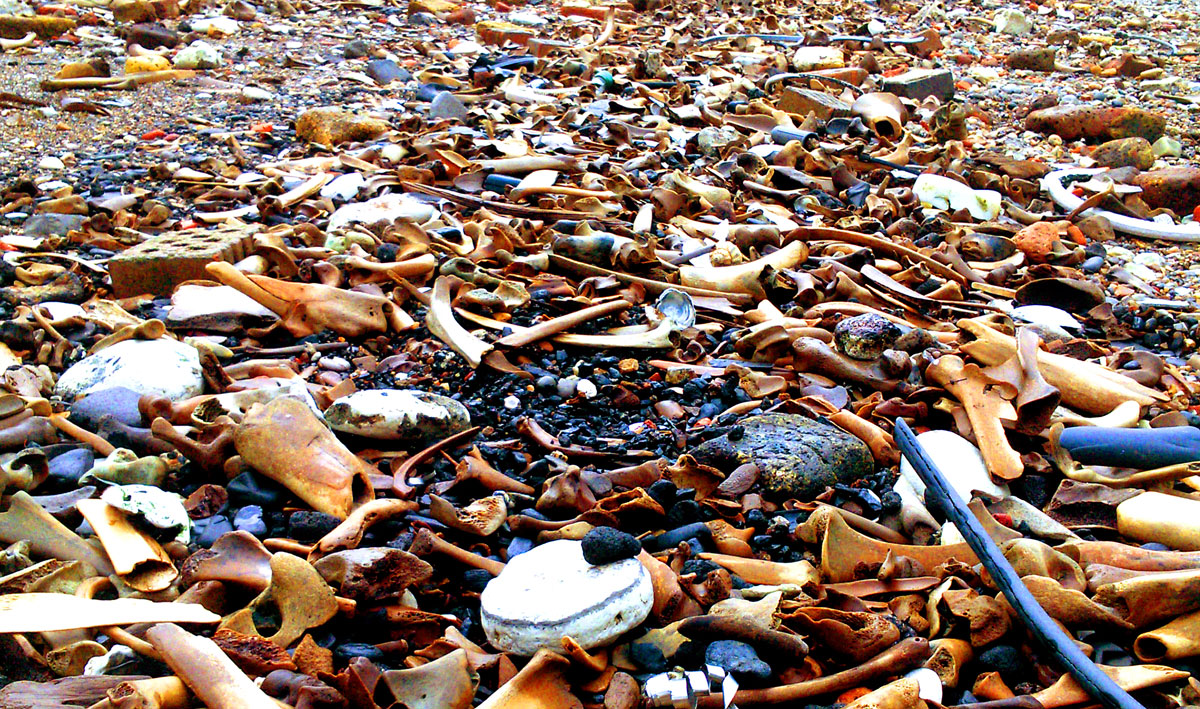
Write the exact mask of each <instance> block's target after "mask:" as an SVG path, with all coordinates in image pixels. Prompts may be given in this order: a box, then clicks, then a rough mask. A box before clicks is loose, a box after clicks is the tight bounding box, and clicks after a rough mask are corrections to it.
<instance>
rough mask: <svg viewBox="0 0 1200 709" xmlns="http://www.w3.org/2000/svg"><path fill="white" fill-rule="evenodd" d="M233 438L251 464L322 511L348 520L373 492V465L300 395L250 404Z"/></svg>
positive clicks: (368, 499) (239, 451)
mask: <svg viewBox="0 0 1200 709" xmlns="http://www.w3.org/2000/svg"><path fill="white" fill-rule="evenodd" d="M233 441H234V445H235V446H236V448H237V452H238V454H239V455H241V456H242V458H243V459H244V460H245V461H246V463H247V464H249V465H250V466H252V467H253V468H254V469H256V470H258V471H259V472H261V473H262V474H263V475H266V476H267V477H269V478H271V479H272V480H274V481H275V482H277V483H280V484H281V485H283V486H284V487H286V488H287V489H289V490H291V491H292V492H293V493H295V494H296V496H297V497H299V498H300V499H302V500H304V501H305V502H307V503H308V504H310V505H312V507H313V509H315V510H317V511H318V512H324V513H326V514H330V515H333V516H334V517H337V518H338V519H345V518H346V516H347V515H349V514H350V511H351V510H352V509H354V508H355V507H358V506H359V505H361V504H363V503H365V502H369V501H370V500H372V499H374V497H375V495H374V490H373V488H372V487H371V481H370V478H369V477H368V476H369V475H370V473H371V467H370V466H368V465H367V464H366V463H364V462H363V461H362V460H361V459H360V458H359V457H358V456H356V455H354V454H353V453H351V452H350V450H349V449H347V448H346V446H344V445H342V442H341V441H339V440H338V439H337V437H336V436H334V435H333V433H331V432H330V431H329V429H328V428H326V427H325V425H324V424H323V423H322V422H321V420H320V419H318V418H317V417H316V415H315V414H313V412H312V410H311V409H309V408H308V406H307V405H305V404H304V403H303V402H301V401H300V400H298V399H293V398H291V397H280V398H278V399H273V400H272V401H270V402H268V403H267V404H256V405H255V406H253V407H251V408H250V410H249V411H247V412H246V416H245V418H244V419H243V420H242V423H241V425H240V426H238V427H237V430H236V431H234V434H233Z"/></svg>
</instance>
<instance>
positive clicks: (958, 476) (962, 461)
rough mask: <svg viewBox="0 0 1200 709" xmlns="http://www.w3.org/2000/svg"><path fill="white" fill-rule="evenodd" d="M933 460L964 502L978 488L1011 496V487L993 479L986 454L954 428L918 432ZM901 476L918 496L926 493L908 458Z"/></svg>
mask: <svg viewBox="0 0 1200 709" xmlns="http://www.w3.org/2000/svg"><path fill="white" fill-rule="evenodd" d="M917 441H918V442H920V444H921V446H922V447H923V448H924V449H925V452H926V453H927V454H928V455H929V458H930V460H932V461H933V464H934V465H936V466H937V468H938V470H940V471H942V475H944V476H945V477H946V480H947V482H949V483H950V487H952V488H954V491H955V492H957V493H958V496H959V498H960V499H961V500H962V501H963V503H964V504H965V503H967V502H970V501H971V493H972V492H973V491H975V490H979V491H981V492H985V493H987V494H989V495H993V496H995V497H1008V496H1009V492H1008V486H1007V485H997V484H996V483H994V482H992V477H991V475H989V474H988V469H987V463H985V462H984V461H983V455H981V454H980V452H979V449H978V448H976V447H975V446H974V445H973V444H972V443H971V442H970V441H968V440H967V439H965V438H963V437H962V436H960V435H958V434H957V433H954V432H953V431H941V430H934V431H926V432H924V433H921V434H918V435H917ZM900 475H901V476H903V477H904V479H905V480H907V481H908V482H909V484H910V485H912V488H913V490H914V491H916V493H917V494H918V495H924V494H925V481H923V480H921V476H919V475H917V471H916V470H913V467H912V465H911V464H910V463H909V462H908V459H907V458H901V459H900Z"/></svg>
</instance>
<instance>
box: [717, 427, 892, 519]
mask: <svg viewBox="0 0 1200 709" xmlns="http://www.w3.org/2000/svg"><path fill="white" fill-rule="evenodd" d="M738 429H740V431H739V430H738ZM739 434H740V435H739ZM694 455H695V456H696V459H697V460H698V461H700V462H701V463H704V464H707V465H712V466H713V467H716V468H720V469H722V470H733V469H734V468H736V467H738V466H739V465H744V464H746V463H754V464H756V465H757V466H758V468H759V470H760V471H761V475H762V478H761V479H762V482H763V484H764V485H765V486H766V489H767V490H768V491H769V492H771V493H772V494H774V495H775V496H777V497H780V498H788V497H796V498H808V497H813V496H816V495H818V494H820V493H821V492H823V491H824V490H825V488H826V487H828V486H832V485H834V484H836V483H849V482H851V481H853V480H857V479H858V478H861V477H862V476H864V475H869V474H870V473H871V472H872V471H873V470H874V468H875V462H874V460H875V459H874V458H873V457H872V456H871V449H870V448H868V447H867V444H866V443H863V442H862V440H861V439H859V438H856V437H855V436H852V435H850V434H849V433H846V432H845V431H843V430H842V429H840V428H837V427H836V426H831V425H829V424H827V423H821V422H818V421H814V420H812V419H810V418H806V417H804V416H800V415H799V414H781V413H770V414H762V415H761V416H751V417H749V418H746V419H743V420H742V421H741V423H740V424H739V426H738V427H737V429H735V430H734V431H731V432H730V433H729V434H726V435H724V436H719V437H717V438H714V439H711V440H709V441H705V442H704V443H702V444H701V445H700V446H699V447H697V448H696V449H695V451H694Z"/></svg>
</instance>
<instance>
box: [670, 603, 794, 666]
mask: <svg viewBox="0 0 1200 709" xmlns="http://www.w3.org/2000/svg"><path fill="white" fill-rule="evenodd" d="M679 632H680V634H682V635H685V636H687V637H689V638H693V639H696V640H722V639H727V638H729V639H733V640H740V641H742V642H744V643H746V644H748V645H752V646H753V647H754V648H755V649H756V650H762V651H768V652H770V653H771V654H772V656H777V657H782V658H783V659H785V660H791V661H793V662H799V661H800V660H803V659H804V658H805V657H807V656H808V644H807V643H805V642H804V641H803V640H802V639H801V638H800V636H799V635H790V634H788V633H781V632H779V631H778V630H770V629H768V628H764V627H762V626H760V625H755V624H754V623H747V622H745V621H743V620H741V619H739V618H733V617H730V616H715V615H702V616H696V617H693V618H686V619H684V620H683V621H682V622H681V623H680V624H679Z"/></svg>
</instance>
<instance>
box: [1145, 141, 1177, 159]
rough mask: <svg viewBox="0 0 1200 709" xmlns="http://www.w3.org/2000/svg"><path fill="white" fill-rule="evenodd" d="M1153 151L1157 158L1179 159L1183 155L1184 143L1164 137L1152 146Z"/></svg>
mask: <svg viewBox="0 0 1200 709" xmlns="http://www.w3.org/2000/svg"><path fill="white" fill-rule="evenodd" d="M1150 149H1151V151H1153V152H1154V155H1155V156H1156V157H1160V158H1177V157H1179V156H1180V155H1182V154H1183V143H1180V142H1179V141H1178V140H1175V139H1174V138H1171V137H1170V136H1166V135H1164V136H1163V137H1161V138H1159V139H1158V140H1156V141H1154V145H1152V146H1150Z"/></svg>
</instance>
